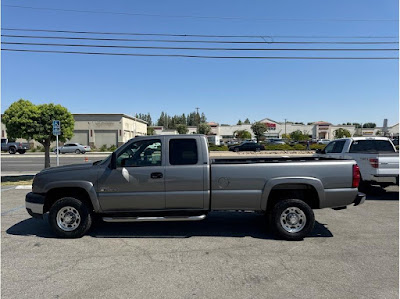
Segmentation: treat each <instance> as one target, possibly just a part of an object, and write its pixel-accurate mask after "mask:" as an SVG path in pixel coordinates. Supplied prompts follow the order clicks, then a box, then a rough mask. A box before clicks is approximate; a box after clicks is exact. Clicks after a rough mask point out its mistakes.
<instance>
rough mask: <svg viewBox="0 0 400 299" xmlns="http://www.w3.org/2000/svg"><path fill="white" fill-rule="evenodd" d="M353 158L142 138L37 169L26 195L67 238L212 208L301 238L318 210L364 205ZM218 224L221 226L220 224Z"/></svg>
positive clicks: (34, 211) (197, 215) (200, 214)
mask: <svg viewBox="0 0 400 299" xmlns="http://www.w3.org/2000/svg"><path fill="white" fill-rule="evenodd" d="M359 180H360V172H359V168H358V166H357V165H356V163H355V162H354V161H351V160H336V159H324V158H315V157H304V158H283V157H282V158H250V159H210V157H209V152H208V147H207V139H206V137H205V136H204V135H173V136H143V137H136V138H134V139H131V140H130V141H128V142H127V143H125V144H124V145H122V146H121V147H120V148H118V149H117V150H116V151H115V152H114V153H112V154H111V155H110V156H109V157H108V158H106V159H104V160H102V161H97V162H94V163H85V164H80V165H68V166H60V167H54V168H48V169H44V170H42V171H41V172H39V173H38V174H37V175H36V176H35V178H34V180H33V185H32V192H30V193H28V194H27V195H26V209H27V211H28V213H29V214H30V215H31V216H33V217H39V218H42V217H43V214H45V213H47V212H49V217H48V219H49V223H50V226H51V227H52V228H53V230H54V231H55V233H56V234H57V235H59V236H61V237H67V238H68V237H69V238H76V237H81V236H83V235H84V234H85V233H86V232H87V231H88V230H89V228H90V227H91V225H92V219H93V216H94V215H98V216H100V218H102V219H103V221H106V222H141V221H194V220H202V219H204V218H205V217H206V216H207V214H208V213H209V212H211V211H217V210H219V211H221V210H222V211H254V212H259V213H263V214H265V215H266V216H267V218H268V219H269V224H270V225H271V226H272V228H273V229H274V232H275V233H276V235H277V237H279V238H283V239H287V240H301V239H303V238H304V237H305V236H306V235H307V234H308V233H309V232H310V231H311V230H312V229H313V226H314V213H313V210H312V209H321V208H328V207H329V208H335V209H342V208H345V207H346V206H347V205H350V204H354V205H359V204H361V203H363V202H364V200H365V195H364V194H362V193H359V192H358V189H357V187H358V183H359ZM216 229H218V228H216Z"/></svg>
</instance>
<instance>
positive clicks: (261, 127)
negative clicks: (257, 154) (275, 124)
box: [251, 121, 268, 142]
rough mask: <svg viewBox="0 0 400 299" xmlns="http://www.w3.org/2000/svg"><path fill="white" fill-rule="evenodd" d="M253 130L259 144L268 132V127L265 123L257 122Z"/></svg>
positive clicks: (252, 127)
mask: <svg viewBox="0 0 400 299" xmlns="http://www.w3.org/2000/svg"><path fill="white" fill-rule="evenodd" d="M251 129H252V130H253V133H254V135H255V136H256V138H257V142H259V141H260V140H261V139H262V138H263V136H264V133H265V132H267V131H268V128H267V126H266V125H265V124H264V123H262V122H259V121H258V122H255V123H254V124H253V125H252V126H251Z"/></svg>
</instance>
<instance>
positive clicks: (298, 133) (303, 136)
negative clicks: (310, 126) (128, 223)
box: [290, 130, 309, 141]
mask: <svg viewBox="0 0 400 299" xmlns="http://www.w3.org/2000/svg"><path fill="white" fill-rule="evenodd" d="M308 138H309V137H308V135H307V134H305V133H303V132H301V131H300V130H296V131H294V132H292V133H290V139H292V140H294V141H302V140H307V139H308Z"/></svg>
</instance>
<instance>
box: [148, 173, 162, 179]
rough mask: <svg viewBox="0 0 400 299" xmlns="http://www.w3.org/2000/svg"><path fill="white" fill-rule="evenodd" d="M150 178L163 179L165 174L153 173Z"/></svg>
mask: <svg viewBox="0 0 400 299" xmlns="http://www.w3.org/2000/svg"><path fill="white" fill-rule="evenodd" d="M150 177H151V178H152V179H161V178H162V177H163V174H162V173H161V172H153V173H152V174H150Z"/></svg>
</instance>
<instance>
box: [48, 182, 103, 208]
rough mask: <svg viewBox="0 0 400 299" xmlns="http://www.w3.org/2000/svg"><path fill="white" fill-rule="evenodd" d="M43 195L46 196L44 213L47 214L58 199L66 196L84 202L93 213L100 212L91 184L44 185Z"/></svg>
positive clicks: (64, 183) (62, 183)
mask: <svg viewBox="0 0 400 299" xmlns="http://www.w3.org/2000/svg"><path fill="white" fill-rule="evenodd" d="M44 193H45V194H46V199H45V206H44V212H47V211H48V210H49V209H50V207H51V206H52V205H53V204H54V203H55V202H56V201H57V200H58V199H60V198H62V197H67V196H71V197H77V198H79V199H80V200H82V201H84V202H86V203H87V204H88V205H89V207H90V209H92V210H93V211H95V212H101V208H100V204H99V200H98V198H97V193H96V190H95V188H94V186H93V183H91V182H82V181H64V182H63V181H61V182H60V181H59V182H53V183H49V184H48V185H46V187H45V189H44Z"/></svg>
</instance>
